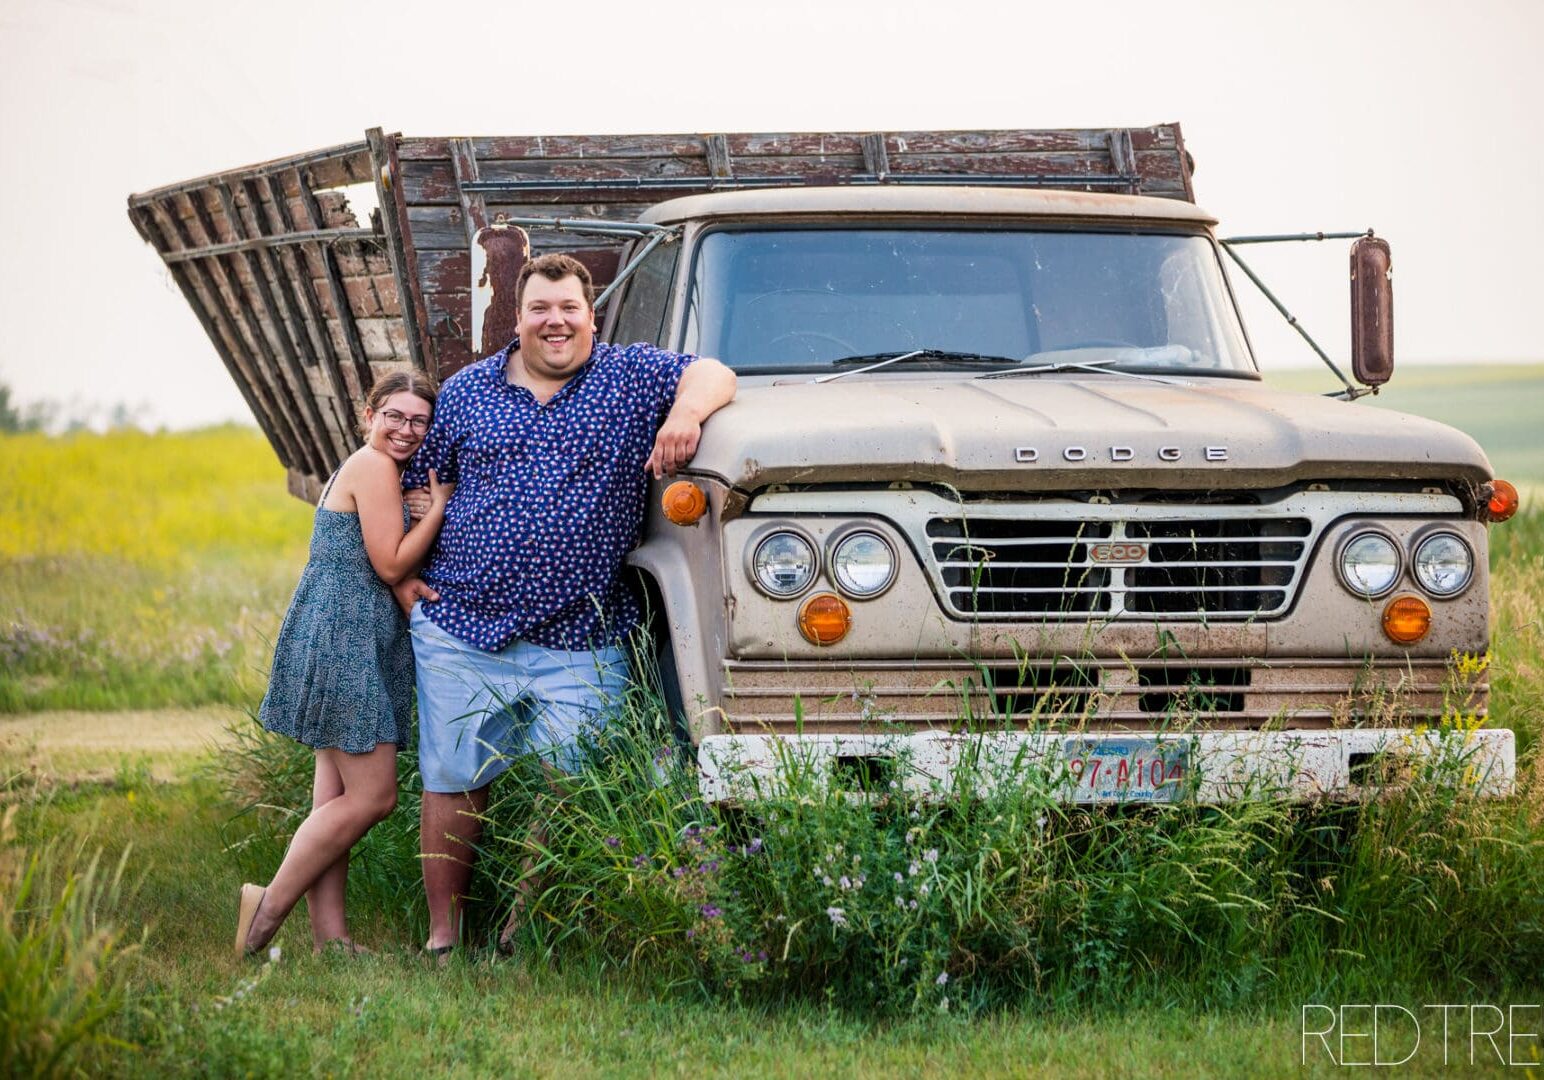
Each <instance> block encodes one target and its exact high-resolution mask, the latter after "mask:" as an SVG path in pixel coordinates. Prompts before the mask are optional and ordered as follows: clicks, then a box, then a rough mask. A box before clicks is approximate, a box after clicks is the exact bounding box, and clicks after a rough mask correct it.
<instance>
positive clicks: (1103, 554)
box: [1088, 543, 1147, 563]
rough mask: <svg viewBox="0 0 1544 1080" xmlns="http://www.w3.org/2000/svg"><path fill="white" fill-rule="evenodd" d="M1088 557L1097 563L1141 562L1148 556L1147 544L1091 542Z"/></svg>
mask: <svg viewBox="0 0 1544 1080" xmlns="http://www.w3.org/2000/svg"><path fill="white" fill-rule="evenodd" d="M1088 558H1089V561H1090V562H1097V563H1139V562H1142V561H1143V560H1144V559H1146V558H1147V545H1146V544H1123V543H1115V544H1090V545H1089V548H1088Z"/></svg>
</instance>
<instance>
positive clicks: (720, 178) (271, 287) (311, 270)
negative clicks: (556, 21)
mask: <svg viewBox="0 0 1544 1080" xmlns="http://www.w3.org/2000/svg"><path fill="white" fill-rule="evenodd" d="M1190 173H1191V170H1190V164H1189V158H1188V156H1187V154H1186V152H1185V144H1184V139H1183V137H1182V136H1181V134H1180V128H1179V125H1178V124H1161V125H1158V126H1156V127H1151V128H1136V129H1129V128H1117V129H1089V130H1052V131H1028V130H1023V131H920V132H918V131H913V132H873V133H867V134H855V133H841V132H784V133H739V134H710V135H569V136H540V135H533V136H494V137H483V138H417V137H406V136H403V135H386V134H383V133H382V132H381V130H380V129H379V128H374V129H371V130H370V131H368V132H367V133H366V136H365V138H364V140H362V141H360V142H357V143H347V144H344V145H341V146H334V147H329V148H327V149H325V150H317V151H313V152H311V153H306V154H297V155H295V156H294V157H288V158H279V159H276V160H274V161H266V162H262V163H260V164H257V165H248V166H245V167H243V168H239V169H232V170H229V171H226V172H220V173H213V174H211V175H209V176H204V177H199V178H198V179H196V180H189V181H185V182H183V183H180V184H170V185H168V186H166V187H162V188H157V189H155V190H154V191H147V192H144V193H142V194H137V195H131V196H130V197H129V217H130V218H131V219H132V220H133V222H134V225H135V227H136V228H137V229H138V230H139V232H140V235H141V236H143V237H144V238H145V240H146V241H148V242H149V243H150V244H151V245H153V246H154V247H155V249H156V251H157V252H159V253H160V255H161V257H162V258H163V259H164V260H165V261H166V264H167V267H168V269H169V270H170V271H171V274H172V277H173V279H174V280H175V281H176V282H177V285H178V287H179V288H180V289H181V290H182V292H183V295H184V296H185V297H186V298H187V300H188V303H189V304H191V305H192V307H193V310H194V311H195V313H197V315H198V318H199V321H200V322H201V323H202V324H203V327H204V331H205V332H206V333H207V334H208V335H209V339H210V341H211V342H212V343H213V344H214V347H215V350H216V351H217V352H218V353H219V355H220V358H221V359H222V360H223V361H224V363H225V366H226V369H227V370H228V371H229V372H230V375H231V378H232V379H234V380H235V382H236V385H237V386H239V387H240V388H241V392H242V394H243V396H244V397H245V398H246V401H247V405H248V407H249V408H250V409H251V410H252V415H253V416H254V417H255V418H256V419H257V422H258V424H259V425H260V426H261V427H262V429H263V433H264V434H265V435H266V436H267V437H268V441H269V442H270V443H272V444H273V448H274V451H275V453H277V454H278V455H279V460H280V461H281V462H283V463H284V465H285V467H286V468H287V469H288V470H289V487H290V491H291V492H293V493H294V494H296V495H298V496H300V497H302V498H305V499H307V500H310V501H314V500H315V499H316V497H317V495H318V494H319V493H320V491H321V485H322V483H323V482H324V481H325V479H326V478H327V476H328V475H329V474H330V473H331V472H332V470H333V469H334V468H336V467H337V465H338V463H339V462H340V461H342V459H343V458H344V457H346V456H347V455H348V454H349V453H350V452H351V451H352V450H353V449H354V448H355V447H356V446H357V445H358V439H357V433H356V429H355V423H354V416H353V409H352V406H351V404H350V403H351V402H357V401H359V400H360V398H361V397H362V396H363V393H364V392H365V391H366V390H368V388H369V386H370V385H371V383H372V381H373V380H374V378H375V377H376V376H377V375H379V374H381V373H383V372H386V371H390V370H392V369H393V368H395V367H399V366H403V365H412V366H415V367H418V368H422V369H425V370H428V371H431V372H433V373H434V374H436V375H438V376H439V377H441V378H444V377H445V376H447V375H449V374H451V373H452V372H454V371H456V370H458V369H460V368H461V367H462V366H464V365H465V364H466V363H467V362H468V361H470V360H472V359H473V358H475V357H478V356H484V355H487V354H489V353H492V352H495V351H497V350H498V349H500V348H502V347H503V346H504V345H505V344H506V343H507V341H508V335H505V336H502V337H501V336H500V333H501V331H502V330H503V329H508V328H509V327H510V325H511V324H510V322H509V320H508V318H507V316H505V317H501V313H500V312H498V311H495V312H493V313H491V314H489V313H485V312H477V313H474V311H473V280H472V262H473V253H474V251H475V250H476V249H477V246H478V245H477V237H478V234H479V232H480V231H481V230H483V229H484V228H486V227H487V226H490V225H493V224H495V223H496V222H498V221H500V220H501V219H510V218H523V217H531V216H542V217H550V218H600V219H605V220H611V221H623V222H629V221H634V220H636V219H637V217H638V216H639V214H640V213H642V212H643V211H644V210H646V209H647V208H649V207H650V206H653V205H654V204H656V203H658V202H660V201H662V200H664V199H669V198H673V197H675V196H679V195H688V194H693V193H697V192H706V191H727V190H743V189H748V188H757V187H768V186H772V187H788V186H830V185H844V184H889V185H896V184H920V183H926V184H957V183H966V184H971V185H1005V186H1014V187H1047V188H1060V189H1066V190H1074V191H1090V192H1094V191H1098V192H1121V193H1127V194H1145V195H1155V196H1162V197H1165V198H1174V199H1191V198H1192V191H1191V184H1190ZM628 240H629V238H628V237H625V236H616V237H608V236H605V235H602V234H596V233H593V232H586V233H572V232H561V231H557V230H553V229H542V228H535V229H532V230H530V245H531V249H532V251H533V252H534V253H541V252H543V251H567V252H569V253H571V254H573V255H575V256H576V257H578V258H579V259H581V260H582V261H583V262H584V263H585V264H586V265H587V266H588V267H589V268H590V271H591V273H592V274H593V275H594V276H595V279H596V284H597V286H598V287H603V286H604V285H605V284H607V283H608V282H609V281H610V280H611V278H612V276H613V275H614V274H615V273H616V270H617V264H618V257H619V255H620V253H621V251H622V249H623V247H624V246H625V245H626V244H627V243H628ZM495 269H496V270H497V269H498V267H495ZM485 314H489V317H487V318H486V319H484V318H482V316H484V315H485ZM484 324H486V325H485V327H484ZM475 328H485V330H486V332H485V333H483V334H482V335H479V336H474V329H475Z"/></svg>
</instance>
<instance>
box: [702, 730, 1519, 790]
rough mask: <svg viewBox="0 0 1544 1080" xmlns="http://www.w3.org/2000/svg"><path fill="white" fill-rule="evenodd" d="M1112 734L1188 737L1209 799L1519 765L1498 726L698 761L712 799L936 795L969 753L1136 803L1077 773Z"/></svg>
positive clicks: (832, 738)
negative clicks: (812, 789)
mask: <svg viewBox="0 0 1544 1080" xmlns="http://www.w3.org/2000/svg"><path fill="white" fill-rule="evenodd" d="M1101 738H1109V739H1126V740H1152V741H1153V742H1155V743H1156V744H1158V745H1159V746H1163V747H1173V746H1174V744H1175V743H1176V742H1177V741H1180V740H1183V741H1184V743H1185V745H1184V746H1183V752H1184V753H1185V754H1186V756H1187V758H1188V769H1189V772H1188V775H1187V783H1186V785H1185V789H1184V794H1183V797H1184V798H1185V799H1187V800H1188V801H1192V802H1202V803H1225V802H1235V801H1238V800H1240V799H1243V798H1276V799H1292V800H1309V799H1315V798H1326V797H1329V798H1339V799H1359V798H1364V797H1367V796H1369V795H1371V794H1373V793H1375V792H1376V791H1377V790H1379V789H1380V788H1381V787H1386V786H1390V785H1394V786H1397V785H1400V784H1403V783H1409V782H1424V783H1448V784H1463V785H1466V786H1470V787H1473V788H1474V789H1476V791H1477V792H1478V793H1479V794H1482V795H1486V796H1490V797H1500V796H1505V795H1509V794H1511V793H1512V790H1513V786H1514V784H1515V781H1516V773H1517V747H1516V741H1515V740H1514V738H1513V736H1512V733H1511V732H1510V731H1506V730H1501V729H1489V728H1487V729H1481V730H1477V731H1442V732H1438V731H1416V730H1412V729H1408V728H1377V729H1373V728H1347V729H1342V730H1327V731H1195V732H1189V733H1186V734H1184V735H1175V734H1171V733H1168V732H1118V733H1117V732H1080V733H1076V734H1069V733H1065V732H994V733H990V734H982V735H955V734H951V733H949V732H940V731H919V732H913V733H907V734H895V735H889V734H880V735H786V736H784V735H712V736H708V737H707V738H705V739H703V740H702V744H701V746H700V747H699V748H698V764H699V766H700V768H701V787H702V796H703V798H704V799H705V800H706V801H708V802H726V801H732V802H754V801H755V800H756V799H758V798H766V797H771V796H775V795H777V794H779V793H780V792H781V791H782V790H784V789H785V788H786V786H787V784H788V777H789V776H790V775H797V776H800V777H803V778H804V779H803V780H801V784H805V783H810V782H813V783H814V784H816V785H818V786H823V785H824V784H825V783H827V782H828V781H829V779H830V777H831V776H832V774H833V773H834V772H835V771H836V770H838V769H848V770H852V769H855V768H856V769H858V770H860V771H862V772H865V773H867V774H868V775H869V776H871V777H879V778H881V781H882V785H883V786H884V787H887V788H891V790H896V791H898V792H905V793H907V794H910V795H913V796H916V797H920V798H929V797H935V796H937V795H938V794H939V793H940V792H944V791H947V790H948V789H949V788H950V786H951V780H952V778H953V774H954V772H955V771H956V769H957V768H959V766H960V765H961V763H962V762H969V761H973V762H974V772H975V775H976V776H977V777H978V784H979V787H980V788H982V789H986V790H989V789H990V788H992V787H994V786H996V785H998V784H1001V783H1004V782H1006V781H1010V780H1011V778H1013V777H1016V776H1018V777H1021V776H1023V775H1024V774H1025V773H1026V772H1030V771H1036V772H1039V773H1040V775H1041V776H1042V777H1044V778H1045V782H1046V784H1047V787H1048V788H1049V789H1050V790H1052V791H1053V792H1055V793H1056V794H1057V795H1058V796H1059V797H1060V798H1061V799H1062V801H1064V802H1117V801H1127V800H1124V799H1120V798H1110V797H1108V796H1100V795H1099V794H1097V793H1095V792H1092V791H1090V790H1089V789H1087V788H1085V787H1083V786H1081V785H1079V784H1078V783H1076V780H1075V778H1074V777H1073V776H1072V775H1071V773H1070V772H1069V769H1068V764H1067V763H1068V755H1069V751H1068V743H1069V740H1072V739H1076V740H1079V741H1082V742H1086V741H1087V740H1089V739H1101ZM874 759H877V760H874ZM1375 777H1380V778H1382V779H1381V782H1379V781H1377V780H1375V779H1374V778H1375ZM892 784H893V785H894V786H893V787H892V786H891V785H892ZM1154 801H1156V800H1154Z"/></svg>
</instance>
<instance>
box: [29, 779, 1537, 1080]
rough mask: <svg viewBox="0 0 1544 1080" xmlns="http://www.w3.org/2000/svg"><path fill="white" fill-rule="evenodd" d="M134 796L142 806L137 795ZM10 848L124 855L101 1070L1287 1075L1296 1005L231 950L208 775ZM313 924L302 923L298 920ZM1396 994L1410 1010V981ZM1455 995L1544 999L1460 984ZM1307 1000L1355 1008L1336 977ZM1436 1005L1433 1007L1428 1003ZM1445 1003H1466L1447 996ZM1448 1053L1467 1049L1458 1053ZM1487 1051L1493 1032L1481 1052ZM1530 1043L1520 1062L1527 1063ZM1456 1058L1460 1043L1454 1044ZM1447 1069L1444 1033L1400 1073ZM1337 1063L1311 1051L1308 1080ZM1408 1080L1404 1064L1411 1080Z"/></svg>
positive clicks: (304, 947) (216, 804) (75, 798)
mask: <svg viewBox="0 0 1544 1080" xmlns="http://www.w3.org/2000/svg"><path fill="white" fill-rule="evenodd" d="M130 791H134V792H135V793H136V797H134V798H130V796H129V792H130ZM21 827H22V828H21V831H22V835H21V842H22V843H27V842H34V843H39V842H46V841H47V840H48V839H49V838H51V839H53V840H56V841H59V840H63V841H65V842H69V843H79V842H80V841H81V840H82V839H83V838H86V839H87V843H88V844H89V843H90V840H89V838H92V837H96V838H105V845H106V851H105V853H104V856H103V857H104V859H105V860H106V861H107V862H108V863H111V862H112V860H114V859H116V858H117V857H118V856H119V855H120V854H121V853H122V852H123V851H124V850H129V851H130V862H129V866H130V875H131V876H135V877H136V878H137V885H136V887H135V889H134V890H133V891H132V895H131V896H130V897H128V899H127V900H126V901H123V902H121V904H120V906H119V907H118V908H117V909H116V910H115V911H113V915H114V916H115V918H116V919H117V921H118V925H119V926H128V927H134V928H136V929H135V933H136V934H137V933H138V928H139V927H141V926H142V927H143V930H144V940H143V944H142V946H141V948H140V951H139V953H138V954H137V956H136V957H135V962H134V967H133V973H132V977H131V979H130V981H129V982H128V984H127V989H128V992H129V994H130V998H131V1002H132V1004H130V1005H129V1006H128V1007H127V1008H126V1009H125V1010H124V1011H123V1012H121V1013H119V1014H118V1016H117V1018H116V1019H115V1020H114V1022H113V1024H112V1025H111V1027H110V1034H111V1035H112V1036H113V1037H115V1038H120V1039H123V1040H125V1041H128V1042H131V1043H133V1044H134V1048H133V1049H128V1048H123V1047H115V1046H111V1045H107V1046H99V1047H95V1048H87V1052H85V1053H84V1054H83V1055H82V1056H81V1057H80V1058H79V1059H78V1060H77V1065H78V1066H79V1067H81V1068H83V1069H84V1070H85V1071H87V1072H88V1073H90V1074H93V1075H105V1074H112V1075H122V1076H163V1075H193V1074H197V1075H200V1076H238V1075H240V1076H275V1077H278V1076H295V1075H316V1076H322V1075H359V1076H366V1075H368V1076H383V1077H396V1076H402V1077H418V1076H438V1075H468V1074H478V1075H499V1074H505V1073H514V1074H520V1075H538V1076H568V1075H575V1074H579V1075H609V1076H631V1075H637V1074H639V1073H645V1074H667V1075H693V1076H697V1075H702V1076H810V1075H826V1074H830V1073H840V1074H877V1075H896V1074H912V1073H917V1074H921V1075H944V1074H950V1075H959V1074H960V1073H961V1072H962V1071H967V1072H968V1073H969V1074H976V1073H980V1074H985V1075H1023V1074H1025V1073H1026V1072H1028V1071H1031V1070H1044V1071H1046V1072H1049V1073H1050V1074H1052V1075H1061V1076H1091V1077H1093V1076H1100V1077H1102V1076H1111V1077H1113V1076H1127V1075H1144V1076H1174V1077H1191V1076H1228V1077H1234V1076H1238V1077H1249V1076H1261V1077H1269V1076H1279V1075H1282V1074H1284V1073H1286V1072H1288V1071H1301V1070H1300V1067H1299V1060H1300V1058H1299V1055H1300V1052H1301V1050H1300V1034H1299V1031H1300V1028H1299V1022H1300V1021H1299V1003H1298V1002H1295V1001H1277V1002H1271V1003H1267V1004H1264V1005H1259V1006H1255V1007H1241V1008H1232V1009H1215V1008H1212V1009H1208V1008H1206V1007H1204V1006H1201V1005H1199V1004H1198V1003H1197V1002H1196V1001H1194V1000H1193V999H1192V998H1189V997H1186V996H1181V995H1171V996H1169V997H1158V998H1153V999H1151V1000H1149V1001H1148V1002H1147V1003H1146V1004H1139V1003H1134V1002H1130V1001H1127V1002H1115V1003H1112V1004H1109V1005H1106V1006H1102V1007H1088V1008H1082V1009H1040V1008H1026V1009H1009V1010H1006V1011H996V1012H991V1013H987V1014H982V1015H977V1016H974V1017H971V1018H969V1019H965V1018H962V1017H959V1016H957V1015H952V1014H949V1015H946V1014H940V1013H932V1014H929V1015H925V1016H919V1017H915V1018H909V1019H901V1020H884V1019H876V1018H874V1017H872V1016H865V1015H862V1014H854V1013H853V1012H851V1011H850V1010H848V1009H846V1008H844V1003H843V1002H842V1001H841V1000H839V999H837V1000H832V1001H829V1002H826V1001H820V1000H815V1001H810V1000H793V1001H790V1002H788V1003H786V1004H784V1005H782V1006H779V1007H765V1006H757V1005H754V1004H751V1003H748V1002H744V1001H742V1002H735V1001H732V1000H730V1001H717V1002H705V1001H702V1000H699V999H696V998H694V997H693V996H692V995H690V994H681V993H663V992H661V990H660V989H659V987H657V986H654V985H650V984H649V983H647V982H644V981H637V980H631V979H629V978H627V977H625V976H624V975H619V974H618V973H617V972H616V971H615V970H606V969H604V968H602V967H601V966H599V965H597V964H595V963H593V962H584V961H575V962H572V963H569V964H567V965H565V966H559V967H556V968H550V967H547V966H545V965H535V964H530V963H525V964H521V963H518V962H511V961H495V960H492V959H490V958H489V957H487V956H477V957H475V958H468V959H463V960H459V961H457V962H456V963H453V964H451V965H450V966H449V967H448V968H446V969H443V970H437V969H434V968H432V967H430V966H429V965H427V964H425V963H424V962H422V961H421V960H419V959H418V958H417V957H416V956H414V955H413V954H412V953H411V952H410V951H408V950H406V949H403V948H401V945H402V944H403V943H404V942H405V941H406V940H407V939H405V938H404V937H402V936H400V929H401V928H400V927H397V926H392V925H380V926H374V927H369V928H368V932H367V934H365V935H362V936H364V937H365V939H366V940H368V941H369V942H370V943H371V944H373V945H380V946H384V947H385V948H384V950H383V951H382V952H381V953H379V954H378V955H376V956H373V957H364V958H347V957H343V956H341V955H331V956H325V957H323V958H320V959H313V958H312V957H311V956H310V955H309V949H308V945H309V942H308V941H307V940H306V937H307V935H306V932H305V930H304V928H303V926H301V925H298V922H297V923H295V924H292V925H290V926H287V927H286V928H285V930H284V931H283V932H282V933H281V936H280V938H279V939H278V943H279V945H280V948H281V952H282V956H281V959H280V961H279V962H278V963H277V964H276V965H272V966H265V965H262V964H259V963H258V962H256V961H252V962H246V963H241V962H237V961H235V960H234V959H232V958H231V957H230V956H229V954H228V951H229V938H230V927H231V925H232V924H233V920H234V909H235V892H236V886H237V884H238V883H239V881H240V879H241V878H240V873H239V870H238V866H237V862H236V861H235V860H232V859H231V858H230V857H229V854H228V853H227V851H226V845H229V844H232V843H239V842H240V841H242V840H243V839H244V838H245V837H246V835H247V834H246V833H245V832H244V830H243V822H242V820H241V819H237V820H236V821H234V822H233V821H232V820H231V819H230V818H229V811H228V809H227V808H226V806H225V805H224V804H223V803H222V801H221V798H220V793H219V791H218V790H216V789H215V788H213V787H211V786H210V785H209V783H208V782H207V781H197V780H194V781H187V780H184V781H183V782H180V783H177V784H171V785H159V786H154V787H152V788H150V789H145V788H142V787H125V786H123V785H121V784H117V783H113V784H103V785H90V786H85V787H81V788H79V789H77V790H74V791H71V792H64V793H58V794H56V795H55V796H54V797H52V798H51V799H49V800H48V801H46V802H43V803H39V804H36V805H32V806H29V807H27V808H25V810H24V814H23V819H22V822H21ZM300 921H303V920H300ZM1390 990H1391V993H1390V996H1389V997H1388V999H1387V1000H1390V1001H1403V1002H1405V1003H1406V1004H1408V1005H1411V1006H1418V1005H1420V1004H1422V1003H1423V1002H1425V1001H1426V1000H1428V998H1426V997H1425V996H1423V995H1421V994H1420V993H1419V992H1418V988H1398V989H1394V988H1390ZM1460 992H1461V993H1463V994H1464V996H1463V998H1462V1000H1468V1001H1475V1002H1481V1001H1490V1002H1500V1003H1503V1004H1505V1003H1507V1002H1508V1001H1509V1000H1517V1001H1537V1000H1538V997H1537V994H1534V995H1533V996H1532V997H1528V996H1526V995H1522V996H1519V997H1516V998H1515V999H1514V998H1508V997H1505V996H1502V995H1498V994H1491V995H1490V996H1487V991H1486V990H1484V989H1482V988H1476V987H1470V988H1467V990H1463V991H1460ZM1326 993H1327V995H1328V996H1326V997H1324V998H1321V999H1319V1000H1331V1001H1343V1000H1348V999H1346V998H1344V997H1342V996H1337V992H1336V990H1335V988H1334V987H1327V988H1326ZM1429 1000H1436V999H1429ZM1442 1000H1459V999H1455V998H1445V999H1442ZM1453 1046H1454V1048H1455V1053H1459V1052H1461V1049H1460V1044H1459V1043H1458V1042H1457V1041H1455V1042H1454V1043H1453ZM1481 1046H1482V1048H1483V1046H1484V1044H1483V1042H1482V1044H1481ZM1526 1049H1527V1046H1526V1043H1524V1044H1523V1050H1522V1052H1523V1053H1526ZM1462 1050H1467V1047H1463V1048H1462ZM1412 1064H1413V1065H1415V1066H1418V1068H1417V1069H1416V1070H1414V1071H1415V1072H1417V1073H1420V1074H1434V1073H1442V1072H1443V1069H1442V1066H1441V1058H1440V1052H1439V1049H1438V1047H1437V1045H1436V1044H1435V1043H1428V1044H1426V1045H1425V1047H1424V1049H1423V1052H1422V1054H1421V1056H1420V1057H1419V1058H1418V1059H1417V1060H1416V1061H1415V1062H1413V1063H1412ZM1335 1071H1338V1070H1335V1069H1333V1068H1331V1067H1330V1066H1329V1064H1328V1063H1327V1062H1326V1061H1324V1060H1321V1059H1316V1058H1312V1057H1311V1058H1310V1068H1309V1069H1308V1070H1306V1072H1307V1075H1328V1074H1330V1073H1331V1072H1335ZM1402 1075H1404V1074H1402Z"/></svg>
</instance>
